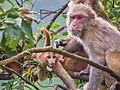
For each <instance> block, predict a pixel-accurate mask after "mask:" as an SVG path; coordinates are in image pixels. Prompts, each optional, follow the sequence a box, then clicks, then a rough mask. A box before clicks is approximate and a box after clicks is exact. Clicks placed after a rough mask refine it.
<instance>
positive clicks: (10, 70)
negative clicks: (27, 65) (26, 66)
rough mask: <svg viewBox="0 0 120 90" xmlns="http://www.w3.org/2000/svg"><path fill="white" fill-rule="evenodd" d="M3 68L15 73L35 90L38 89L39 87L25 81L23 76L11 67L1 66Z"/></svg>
mask: <svg viewBox="0 0 120 90" xmlns="http://www.w3.org/2000/svg"><path fill="white" fill-rule="evenodd" d="M2 67H3V68H5V69H7V70H9V71H11V72H12V73H14V74H16V75H17V76H18V77H20V78H21V79H22V80H23V81H25V82H26V83H27V84H29V85H31V86H33V87H34V88H35V89H36V90H40V89H39V88H37V87H36V86H35V85H34V84H32V83H30V82H29V81H27V80H26V79H25V78H23V77H22V76H21V75H20V74H19V73H17V72H16V71H14V70H13V69H11V68H8V67H6V66H2Z"/></svg>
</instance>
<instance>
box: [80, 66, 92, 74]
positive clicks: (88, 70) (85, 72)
mask: <svg viewBox="0 0 120 90" xmlns="http://www.w3.org/2000/svg"><path fill="white" fill-rule="evenodd" d="M89 74H90V65H88V66H87V68H86V69H84V70H82V71H81V72H80V76H82V75H89Z"/></svg>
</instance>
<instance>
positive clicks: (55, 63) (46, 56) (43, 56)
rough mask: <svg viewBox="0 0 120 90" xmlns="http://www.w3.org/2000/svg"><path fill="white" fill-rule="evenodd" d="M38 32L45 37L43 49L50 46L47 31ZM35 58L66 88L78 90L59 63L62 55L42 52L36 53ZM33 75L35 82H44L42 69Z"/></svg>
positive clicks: (44, 75) (43, 29)
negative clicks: (61, 81)
mask: <svg viewBox="0 0 120 90" xmlns="http://www.w3.org/2000/svg"><path fill="white" fill-rule="evenodd" d="M40 31H41V33H42V34H43V35H45V37H46V41H45V45H44V47H47V46H51V40H50V35H49V32H48V31H47V29H46V28H42V29H41V30H40ZM36 58H37V59H38V60H39V61H40V62H41V63H42V65H43V66H45V67H47V70H48V71H50V72H53V73H55V74H56V75H57V76H58V77H60V78H61V79H62V80H63V82H64V83H65V85H66V86H67V88H69V89H72V90H78V89H77V86H76V84H75V83H74V81H73V79H72V78H71V77H70V76H69V74H68V73H67V72H66V70H65V69H64V68H63V66H62V65H61V63H60V62H59V61H61V60H62V55H59V54H57V53H53V52H43V53H37V55H36ZM33 75H34V79H35V81H36V80H38V79H40V80H44V79H46V78H47V77H46V73H45V70H44V69H43V68H40V69H39V70H37V71H36V72H35V73H34V74H33Z"/></svg>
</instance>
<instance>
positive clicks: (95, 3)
mask: <svg viewBox="0 0 120 90" xmlns="http://www.w3.org/2000/svg"><path fill="white" fill-rule="evenodd" d="M81 3H83V4H89V6H91V7H92V8H93V9H94V11H95V12H96V13H97V15H98V16H100V17H102V18H103V19H105V20H107V21H109V18H108V15H107V14H106V12H105V10H104V6H103V5H102V3H101V2H100V1H99V0H70V2H69V6H72V5H76V4H77V5H79V4H81ZM69 42H70V43H69ZM64 44H67V45H66V47H65V48H64V50H66V51H68V52H76V51H79V50H80V49H79V45H81V44H80V43H79V42H78V41H77V40H75V39H73V38H68V39H65V40H63V39H60V40H59V41H57V46H64ZM76 45H77V46H76Z"/></svg>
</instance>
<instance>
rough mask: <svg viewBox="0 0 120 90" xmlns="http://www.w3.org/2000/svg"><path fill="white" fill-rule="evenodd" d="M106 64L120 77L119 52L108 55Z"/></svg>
mask: <svg viewBox="0 0 120 90" xmlns="http://www.w3.org/2000/svg"><path fill="white" fill-rule="evenodd" d="M106 63H107V65H108V67H109V68H110V69H111V70H113V71H114V72H115V73H117V74H119V75H120V53H117V52H110V53H107V54H106Z"/></svg>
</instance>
